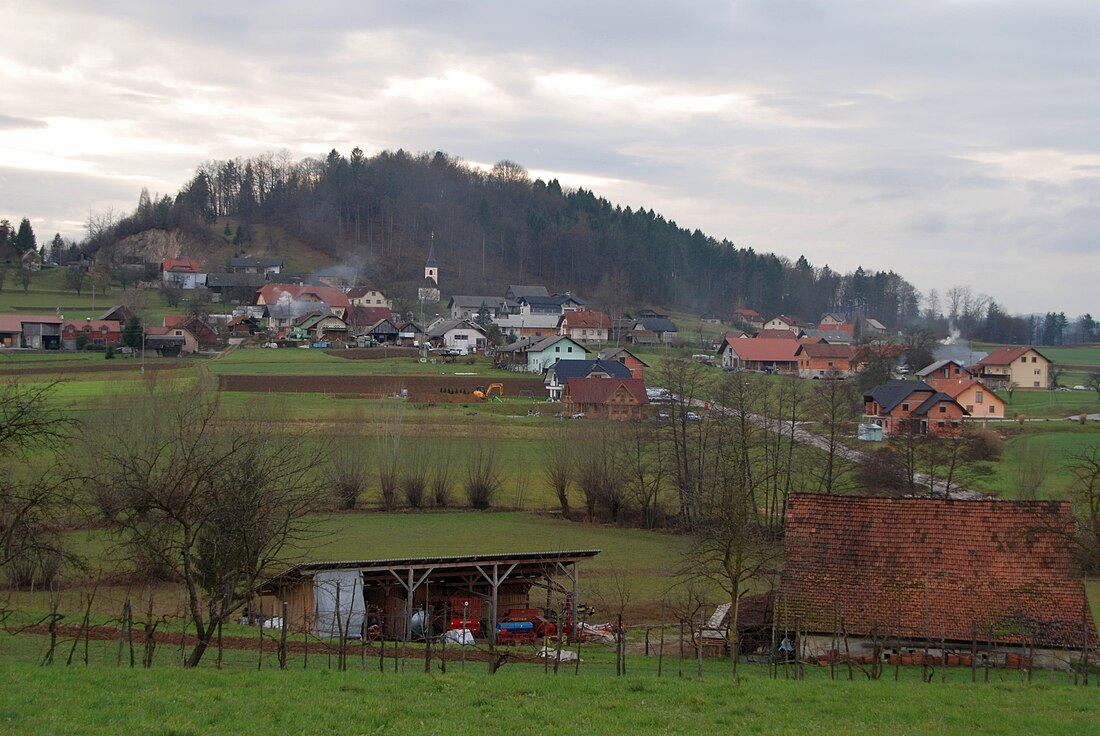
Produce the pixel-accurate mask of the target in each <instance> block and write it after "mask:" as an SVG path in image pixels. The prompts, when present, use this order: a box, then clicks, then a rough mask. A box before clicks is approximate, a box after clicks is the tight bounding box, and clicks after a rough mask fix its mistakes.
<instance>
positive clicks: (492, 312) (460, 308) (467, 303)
mask: <svg viewBox="0 0 1100 736" xmlns="http://www.w3.org/2000/svg"><path fill="white" fill-rule="evenodd" d="M483 307H484V308H485V309H486V310H488V312H489V317H490V318H492V319H496V318H497V317H500V316H502V315H506V314H509V311H508V306H507V304H506V303H505V300H504V299H501V298H500V297H499V296H462V295H457V294H456V295H455V296H452V297H451V299H450V301H448V302H447V312H448V313H449V314H450V315H451V319H476V318H477V316H478V314H480V313H481V310H482V308H483Z"/></svg>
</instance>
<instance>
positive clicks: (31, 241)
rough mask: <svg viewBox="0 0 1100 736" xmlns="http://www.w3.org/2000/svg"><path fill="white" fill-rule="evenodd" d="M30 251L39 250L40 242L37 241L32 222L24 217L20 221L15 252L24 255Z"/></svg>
mask: <svg viewBox="0 0 1100 736" xmlns="http://www.w3.org/2000/svg"><path fill="white" fill-rule="evenodd" d="M30 250H38V242H37V241H36V240H35V237H34V228H32V227H31V221H30V220H28V219H27V218H26V217H24V218H23V219H22V220H20V222H19V231H18V232H17V233H16V234H15V251H16V252H17V253H18V254H19V255H23V254H24V253H26V252H27V251H30Z"/></svg>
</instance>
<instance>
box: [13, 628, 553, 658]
mask: <svg viewBox="0 0 1100 736" xmlns="http://www.w3.org/2000/svg"><path fill="white" fill-rule="evenodd" d="M19 633H24V634H40V635H43V636H49V634H50V629H49V626H48V625H47V624H38V625H36V626H28V627H27V628H24V629H20V630H19ZM55 633H56V635H57V638H58V639H59V640H60V639H65V640H68V641H70V642H71V641H72V640H73V639H83V638H85V637H87V638H88V639H94V640H95V641H118V640H119V639H127V640H128V639H129V637H130V636H131V635H132V636H133V639H134V646H135V647H136V646H144V645H145V629H144V627H141V626H135V627H134V630H133V632H132V634H131V632H128V631H126V630H125V629H120V628H119V627H118V626H91V627H88V628H84V627H81V626H79V625H77V624H58V625H57V626H56V627H55ZM280 635H281V632H280V631H279V630H277V629H271V630H267V631H264V638H263V641H262V643H261V641H260V638H259V637H248V636H223V637H222V648H223V649H237V650H246V651H248V650H251V651H254V652H255V651H259V649H260V646H261V644H262V646H263V650H264V652H265V653H267V652H271V653H277V652H278V651H279V637H280ZM181 640H182V641H183V645H184V646H186V647H191V646H194V645H195V644H196V643H197V642H198V639H197V637H195V635H194V634H184V633H182V632H180V631H166V630H158V631H155V632H153V642H154V644H155V645H156V646H158V647H162V646H175V647H178V646H180V641H181ZM217 646H218V639H217V636H215V637H214V639H213V640H212V641H211V642H210V650H208V652H210V653H213V652H214V651H216V650H217ZM485 646H487V645H485ZM286 648H287V651H288V652H289V653H291V654H305V653H306V652H308V653H310V654H339V652H340V645H339V643H333V642H330V641H309V642H304V641H294V640H291V639H288V640H287V642H286ZM366 649H367V651H366V654H367V656H369V657H377V656H379V655H380V654H382V649H383V647H382V643H381V642H378V641H368V642H367V644H366ZM346 651H347V653H348V657H349V658H351V657H358V656H360V655H361V654H362V650H361V645H360V643H359V641H358V640H357V639H349V640H348V643H347V645H346ZM444 651H446V657H447V659H448V660H458V659H461V658H462V647H460V646H457V645H450V646H447V647H443V646H441V645H440V644H432V659H441V657H442V654H443V652H444ZM385 654H386V656H387V657H391V658H392V657H397V658H402V659H404V658H409V659H424V648H423V647H406V646H404V645H402V644H401V643H400V642H398V643H397V645H396V646H395V645H394V643H393V642H389V641H387V642H386V643H385ZM496 656H497V657H498V658H500V657H504V659H505V660H512V661H516V662H541V661H542V660H541V659H538V658H537V657H535V655H534V653H533V652H527V651H518V650H515V649H512V648H510V647H498V649H497V652H496ZM139 657H140V655H139ZM466 659H467V660H469V661H471V662H488V661H489V652H488V651H487V650H486V649H483V648H481V647H480V646H478V647H466Z"/></svg>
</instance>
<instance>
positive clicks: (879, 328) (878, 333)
mask: <svg viewBox="0 0 1100 736" xmlns="http://www.w3.org/2000/svg"><path fill="white" fill-rule="evenodd" d="M860 327H861V330H860V338H861V339H863V340H877V339H878V338H882V337H886V325H884V324H882V323H881V322H879V321H878V320H877V319H874V318H872V317H866V318H864V319H863V321H862V322H860Z"/></svg>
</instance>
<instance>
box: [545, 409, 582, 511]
mask: <svg viewBox="0 0 1100 736" xmlns="http://www.w3.org/2000/svg"><path fill="white" fill-rule="evenodd" d="M569 426H570V425H568V424H566V423H565V422H562V423H561V424H559V425H558V426H557V429H555V430H554V431H552V432H551V433H550V437H548V438H547V440H546V441H545V442H544V443H543V444H542V477H543V479H544V480H545V482H546V485H547V487H548V488H549V489H550V490H551V491H553V493H554V497H555V498H557V499H558V506H560V507H561V515H562V517H564V518H569V486H570V485H572V483H573V480H574V474H575V460H574V454H575V453H574V452H573V449H574V445H573V439H574V438H573V436H572V434H571V433H570V432H569V431H567V428H568V427H569Z"/></svg>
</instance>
